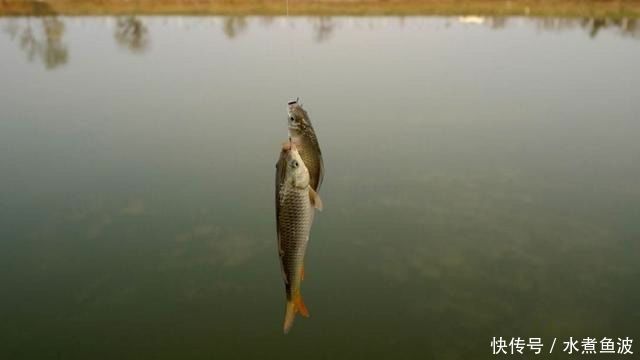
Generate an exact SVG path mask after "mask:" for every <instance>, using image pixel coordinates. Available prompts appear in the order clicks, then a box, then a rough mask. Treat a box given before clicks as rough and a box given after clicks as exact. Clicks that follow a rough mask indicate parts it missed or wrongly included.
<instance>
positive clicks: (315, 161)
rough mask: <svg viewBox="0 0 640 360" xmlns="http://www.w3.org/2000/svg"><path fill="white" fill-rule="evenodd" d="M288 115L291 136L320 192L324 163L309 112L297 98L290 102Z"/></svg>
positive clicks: (315, 188)
mask: <svg viewBox="0 0 640 360" xmlns="http://www.w3.org/2000/svg"><path fill="white" fill-rule="evenodd" d="M288 115H289V120H288V123H289V138H290V139H291V141H293V142H294V143H295V144H296V145H297V147H298V151H299V152H300V156H301V157H302V160H303V161H304V164H305V165H306V166H307V169H308V170H309V177H310V179H311V180H310V182H311V187H312V188H313V190H315V191H316V192H318V191H319V190H320V185H322V179H323V178H324V163H323V161H322V152H321V151H320V145H319V144H318V138H317V137H316V132H315V130H314V129H313V126H312V125H311V120H309V114H308V113H307V112H306V111H305V110H304V109H303V108H302V105H301V104H300V103H299V102H298V100H297V99H296V100H294V101H290V102H289V103H288Z"/></svg>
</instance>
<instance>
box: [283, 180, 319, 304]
mask: <svg viewBox="0 0 640 360" xmlns="http://www.w3.org/2000/svg"><path fill="white" fill-rule="evenodd" d="M283 187H284V189H282V191H281V196H280V204H279V205H280V209H279V210H280V211H279V221H278V228H279V236H280V239H279V241H280V261H281V262H282V269H283V271H284V276H285V281H286V283H287V298H289V297H290V295H291V294H292V291H294V290H297V289H298V287H299V284H300V279H298V278H297V277H298V273H297V272H298V271H299V270H300V268H301V267H302V264H303V262H304V255H305V251H306V249H307V243H308V241H309V231H310V230H311V224H312V223H313V214H314V211H313V207H312V205H311V201H310V199H309V191H308V190H307V189H297V188H292V187H286V186H283Z"/></svg>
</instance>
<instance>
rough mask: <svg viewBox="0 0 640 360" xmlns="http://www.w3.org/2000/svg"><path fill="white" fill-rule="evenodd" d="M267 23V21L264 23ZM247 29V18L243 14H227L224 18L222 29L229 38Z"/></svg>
mask: <svg viewBox="0 0 640 360" xmlns="http://www.w3.org/2000/svg"><path fill="white" fill-rule="evenodd" d="M266 24H267V25H269V23H266ZM246 29H247V19H246V18H245V17H244V16H228V17H226V18H225V19H224V23H223V26H222V31H223V32H224V34H225V35H226V36H227V38H229V39H233V38H235V37H236V36H238V35H240V34H242V33H243V32H244V31H245V30H246Z"/></svg>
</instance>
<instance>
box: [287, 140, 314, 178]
mask: <svg viewBox="0 0 640 360" xmlns="http://www.w3.org/2000/svg"><path fill="white" fill-rule="evenodd" d="M286 152H287V156H286V162H287V172H286V174H287V182H289V183H290V184H291V185H293V186H295V187H297V188H301V189H304V188H306V187H307V186H309V179H310V178H309V170H307V167H306V166H305V165H304V161H302V157H301V156H300V153H299V152H298V149H297V148H296V146H295V144H294V143H291V146H290V148H289V149H288V150H286Z"/></svg>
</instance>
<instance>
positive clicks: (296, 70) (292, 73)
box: [285, 0, 300, 101]
mask: <svg viewBox="0 0 640 360" xmlns="http://www.w3.org/2000/svg"><path fill="white" fill-rule="evenodd" d="M285 8H286V15H285V31H286V32H287V39H288V42H289V59H290V61H289V64H290V67H291V69H289V71H287V73H288V74H289V76H287V78H293V79H292V80H290V82H291V83H292V84H291V90H293V91H292V92H293V94H290V96H289V98H288V99H287V101H289V100H292V99H295V98H298V97H299V96H300V94H299V93H298V91H299V90H300V67H299V66H298V64H299V59H298V58H297V56H296V55H295V53H294V50H293V47H294V45H295V44H294V39H293V37H292V36H295V32H294V33H293V35H292V34H291V30H290V28H291V23H290V19H289V0H285Z"/></svg>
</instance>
